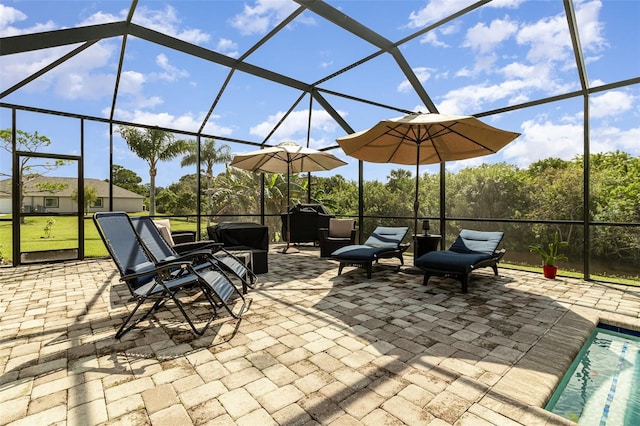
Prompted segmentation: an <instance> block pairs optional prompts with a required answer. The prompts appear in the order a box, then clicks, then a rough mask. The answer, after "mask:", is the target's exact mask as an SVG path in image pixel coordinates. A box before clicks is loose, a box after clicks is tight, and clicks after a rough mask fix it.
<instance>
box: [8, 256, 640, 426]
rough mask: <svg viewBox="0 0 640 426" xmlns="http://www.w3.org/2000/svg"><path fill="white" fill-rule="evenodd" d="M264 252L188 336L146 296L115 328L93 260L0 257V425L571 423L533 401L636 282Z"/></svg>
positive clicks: (632, 294) (635, 295) (111, 304)
mask: <svg viewBox="0 0 640 426" xmlns="http://www.w3.org/2000/svg"><path fill="white" fill-rule="evenodd" d="M276 249H277V247H272V252H271V253H270V259H269V268H270V272H269V273H268V274H263V275H261V276H260V283H259V284H258V286H257V288H256V289H255V290H252V291H251V292H250V294H249V297H250V298H251V299H252V303H251V307H250V309H249V311H248V312H247V313H246V314H245V316H244V318H243V319H242V321H240V322H238V321H234V320H231V319H230V318H229V317H227V316H226V313H224V312H220V317H219V319H218V320H217V321H216V322H215V324H214V326H213V327H212V328H211V329H210V330H208V331H207V332H206V333H205V335H204V336H202V337H195V336H194V335H193V334H192V333H191V332H190V331H189V329H188V328H187V327H186V325H185V324H184V323H183V321H181V317H180V316H179V315H177V314H176V312H173V310H166V309H164V310H161V311H160V312H158V313H157V314H156V315H155V316H153V317H152V318H151V319H150V320H148V321H147V322H145V323H142V324H141V327H139V328H138V329H135V330H132V331H130V332H129V333H127V334H126V335H125V336H124V337H123V339H122V340H121V341H117V340H115V339H114V335H115V331H116V330H117V328H118V327H119V326H120V324H121V323H122V321H123V319H124V316H125V315H126V313H127V312H128V309H130V308H131V305H132V304H131V303H128V302H127V299H128V297H129V294H128V291H127V289H126V287H125V286H124V285H123V284H121V283H119V281H118V279H119V276H118V273H117V271H116V268H115V265H114V264H113V262H111V260H109V259H98V260H88V261H84V262H67V263H56V264H49V265H32V266H25V267H19V268H11V267H3V268H0V314H1V320H0V360H1V363H0V366H1V368H2V374H1V375H0V424H11V425H29V426H32V425H43V424H69V425H71V424H78V425H95V424H127V425H129V424H136V425H138V424H153V425H184V424H238V425H269V424H274V425H313V424H323V425H324V424H330V425H375V426H378V425H401V424H407V425H445V424H459V425H517V424H524V425H543V424H571V422H569V421H566V420H563V419H561V418H559V417H557V416H555V415H552V414H550V413H547V412H546V411H544V410H543V409H542V408H541V407H542V406H543V405H544V404H545V402H546V401H547V399H548V398H549V396H550V395H551V393H552V392H553V389H554V388H555V386H556V385H557V383H558V382H559V380H560V378H561V376H562V374H563V373H564V371H565V370H566V369H567V367H568V366H569V364H570V363H571V361H572V359H573V357H574V356H575V354H576V353H577V351H578V350H579V348H580V347H581V346H582V344H583V342H584V341H585V340H586V338H587V337H588V335H589V334H590V333H591V331H592V329H593V327H594V326H595V324H596V323H597V322H598V321H599V320H605V321H606V322H608V323H610V324H615V325H623V326H625V327H629V328H633V329H640V320H639V314H640V289H638V288H632V287H625V286H617V285H611V284H603V283H597V282H585V281H581V280H577V279H566V278H560V279H558V280H555V281H551V280H546V279H544V278H543V277H542V275H541V274H533V273H524V272H518V271H513V270H508V269H503V268H501V269H500V275H501V276H500V277H494V276H493V275H492V272H491V269H486V271H479V272H477V273H476V274H475V275H474V278H472V280H471V283H470V286H469V293H468V294H462V293H461V292H460V285H459V283H458V282H454V281H453V280H451V279H438V278H433V279H432V280H431V282H430V285H429V286H428V287H424V286H423V285H422V277H421V276H418V275H410V274H405V273H401V272H400V273H399V272H397V269H396V268H395V267H394V266H395V263H394V262H393V261H389V262H386V263H385V264H383V265H380V266H378V267H375V268H374V273H373V277H372V279H370V280H367V279H366V276H365V273H364V270H361V269H355V268H345V271H344V272H343V275H342V276H340V277H338V276H337V263H335V262H333V261H330V260H325V259H320V258H319V257H318V250H317V249H313V248H311V247H308V248H307V247H305V248H303V249H302V250H301V252H300V253H296V254H286V255H285V254H280V253H277V252H276ZM188 307H189V308H193V309H192V310H191V312H197V311H198V309H199V308H198V306H197V304H189V305H188ZM203 314H204V312H203Z"/></svg>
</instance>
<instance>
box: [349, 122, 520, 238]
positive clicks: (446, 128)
mask: <svg viewBox="0 0 640 426" xmlns="http://www.w3.org/2000/svg"><path fill="white" fill-rule="evenodd" d="M518 136H520V133H514V132H509V131H506V130H500V129H498V128H495V127H492V126H489V125H488V124H485V123H483V122H482V121H480V120H478V119H477V118H475V117H472V116H462V115H446V114H410V115H405V116H404V117H398V118H391V119H388V120H382V121H380V122H379V123H378V124H376V125H375V126H373V127H372V128H370V129H367V130H363V131H360V132H356V133H352V134H350V135H347V136H344V137H342V138H339V139H337V141H338V144H339V145H340V147H341V148H342V149H343V151H344V152H345V153H346V154H347V155H349V156H351V157H355V158H357V159H359V160H363V161H369V162H372V163H394V164H415V165H416V192H415V201H414V204H413V213H414V221H413V226H414V234H417V233H418V206H419V201H418V184H419V180H420V164H436V163H442V162H445V161H454V160H464V159H467V158H474V157H480V156H483V155H489V154H494V153H496V152H498V151H499V150H500V149H501V148H502V147H504V146H505V145H507V144H508V143H509V142H511V141H513V140H514V139H515V138H517V137H518Z"/></svg>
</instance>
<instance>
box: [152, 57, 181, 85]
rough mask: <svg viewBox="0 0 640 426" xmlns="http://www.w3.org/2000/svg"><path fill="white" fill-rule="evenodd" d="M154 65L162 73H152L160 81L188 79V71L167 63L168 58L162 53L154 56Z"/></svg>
mask: <svg viewBox="0 0 640 426" xmlns="http://www.w3.org/2000/svg"><path fill="white" fill-rule="evenodd" d="M156 65H158V66H159V67H160V68H161V69H162V70H163V71H164V72H161V73H154V76H157V77H158V78H159V79H160V80H165V81H176V80H178V79H181V78H185V77H189V71H187V70H183V69H180V68H178V67H175V66H173V65H171V64H170V63H169V58H167V55H165V54H164V53H161V54H159V55H158V56H156Z"/></svg>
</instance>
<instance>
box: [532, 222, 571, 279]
mask: <svg viewBox="0 0 640 426" xmlns="http://www.w3.org/2000/svg"><path fill="white" fill-rule="evenodd" d="M568 245H569V243H568V242H566V241H560V234H559V233H558V231H556V233H555V234H554V236H553V242H550V243H549V244H548V249H545V248H544V247H543V246H529V251H530V252H531V253H538V254H540V256H541V257H542V272H543V273H544V276H545V278H551V279H555V277H556V273H557V272H558V267H557V266H556V262H557V261H559V260H568V258H567V256H565V255H564V254H562V253H558V251H559V250H560V247H567V246H568Z"/></svg>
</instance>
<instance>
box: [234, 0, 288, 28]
mask: <svg viewBox="0 0 640 426" xmlns="http://www.w3.org/2000/svg"><path fill="white" fill-rule="evenodd" d="M297 8H298V5H297V4H296V3H294V2H292V1H289V0H256V2H255V3H254V6H253V7H252V6H250V5H247V4H245V5H244V9H243V10H242V13H239V14H237V15H235V16H234V17H233V18H232V19H231V22H230V23H231V26H232V27H233V28H235V29H237V30H238V31H240V34H242V35H250V34H265V33H266V32H268V31H269V30H270V29H271V28H273V27H274V26H276V25H277V24H278V23H280V22H281V21H282V20H283V19H284V18H286V17H287V16H289V15H290V14H291V13H293V12H294V11H295V10H296V9H297Z"/></svg>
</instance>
